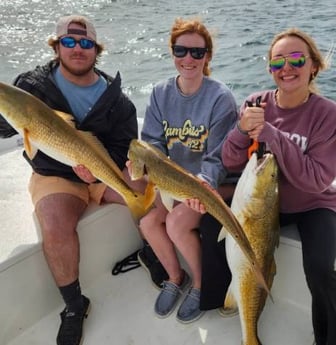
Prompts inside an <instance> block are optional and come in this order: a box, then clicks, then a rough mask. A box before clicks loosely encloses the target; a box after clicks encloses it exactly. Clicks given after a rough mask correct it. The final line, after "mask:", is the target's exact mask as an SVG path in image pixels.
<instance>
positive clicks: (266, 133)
mask: <svg viewBox="0 0 336 345" xmlns="http://www.w3.org/2000/svg"><path fill="white" fill-rule="evenodd" d="M259 95H261V96H262V102H266V103H267V105H266V108H265V120H266V123H265V126H264V128H263V130H262V132H261V133H260V135H259V139H258V140H259V141H260V142H265V143H266V146H267V149H268V150H270V151H271V152H273V153H274V155H275V156H276V159H277V162H278V165H279V169H280V180H279V194H280V211H281V212H284V213H294V212H300V211H307V210H311V209H315V208H329V209H332V210H334V211H336V184H335V183H334V184H333V181H335V178H336V103H335V102H333V101H331V100H329V99H326V98H324V97H322V96H320V95H316V94H311V96H310V97H309V100H308V101H307V102H306V103H303V104H301V105H299V106H298V107H296V108H293V109H282V108H280V107H278V106H277V105H276V103H275V91H264V92H259V93H255V94H253V95H251V96H250V97H249V98H248V100H249V101H252V102H255V99H256V98H257V97H258V96H259ZM244 108H245V106H244V105H243V106H242V107H241V114H242V111H243V109H244ZM249 145H250V138H249V137H248V135H244V134H242V133H241V132H240V131H239V130H238V129H237V128H234V129H233V130H232V131H231V132H230V133H229V134H228V137H227V138H226V140H225V142H224V145H223V148H222V160H223V165H224V166H225V167H226V168H227V169H228V170H229V171H240V170H242V169H243V168H244V166H245V164H246V162H247V148H248V146H249Z"/></svg>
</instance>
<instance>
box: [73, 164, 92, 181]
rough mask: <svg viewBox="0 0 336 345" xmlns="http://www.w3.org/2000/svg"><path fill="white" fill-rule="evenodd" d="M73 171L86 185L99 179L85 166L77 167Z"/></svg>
mask: <svg viewBox="0 0 336 345" xmlns="http://www.w3.org/2000/svg"><path fill="white" fill-rule="evenodd" d="M72 169H73V171H74V172H75V173H76V175H77V176H78V177H79V178H80V179H81V180H83V181H84V182H86V183H93V182H96V181H97V179H96V178H95V177H94V176H93V175H92V173H91V171H90V170H89V169H87V168H86V167H85V166H84V165H77V166H75V167H73V168H72Z"/></svg>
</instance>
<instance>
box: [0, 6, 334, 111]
mask: <svg viewBox="0 0 336 345" xmlns="http://www.w3.org/2000/svg"><path fill="white" fill-rule="evenodd" d="M335 11H336V4H335V2H334V0H320V1H315V0H300V1H299V0H268V1H260V0H254V1H248V0H208V1H204V0H185V1H175V0H171V1H169V0H168V1H165V0H73V1H59V0H2V1H1V3H0V22H1V26H0V80H1V81H4V82H8V83H10V82H11V81H12V80H13V78H14V77H15V76H16V75H17V74H18V73H20V72H23V71H26V70H28V69H31V68H33V67H35V66H36V65H38V64H43V63H45V62H47V61H48V60H49V59H50V58H51V57H52V55H53V52H52V50H51V48H50V47H49V46H48V45H47V43H46V42H47V40H48V38H49V37H50V36H51V35H52V34H53V33H54V28H55V22H56V20H57V19H58V18H59V17H60V16H62V15H67V14H73V13H80V14H84V15H86V16H88V17H89V18H91V19H92V20H93V21H94V22H95V24H96V27H97V32H98V38H99V41H100V42H102V43H103V44H104V45H105V48H106V51H105V53H104V55H103V56H102V58H101V60H100V62H99V65H98V67H100V68H102V69H103V70H105V71H106V72H108V73H110V74H112V75H114V74H115V73H116V72H117V71H120V73H121V76H122V85H123V88H124V90H125V92H127V94H128V95H129V96H130V98H131V99H132V100H133V101H134V103H135V105H136V106H137V109H138V116H139V117H143V116H144V110H145V106H146V102H147V100H148V97H149V94H150V92H151V89H152V87H153V85H154V84H155V83H156V82H158V81H159V80H161V79H166V78H167V77H169V76H171V75H174V74H175V68H174V66H173V63H172V59H171V56H170V53H169V50H168V37H169V30H170V27H171V25H172V23H173V21H174V19H175V18H176V17H193V16H199V17H201V18H202V19H203V20H204V22H205V24H206V25H207V27H208V28H209V29H210V30H211V31H212V32H214V34H215V47H216V49H215V55H214V58H213V61H212V65H211V66H212V71H213V74H212V76H213V77H214V78H216V79H219V80H221V81H223V82H225V83H227V84H228V85H229V86H230V87H231V88H232V90H233V92H234V94H235V96H236V99H237V103H238V104H240V103H241V102H242V101H243V99H244V98H245V97H246V96H247V95H248V94H249V93H251V92H253V91H256V90H260V89H263V88H268V87H272V86H273V82H272V78H271V76H270V75H269V74H268V72H267V71H266V60H265V56H266V54H267V49H268V46H269V43H270V41H271V39H272V37H273V35H274V34H275V33H277V32H279V31H281V30H283V29H286V28H288V27H293V26H295V27H299V28H301V29H303V30H305V31H307V32H308V33H310V34H311V35H312V36H313V37H314V38H315V40H316V41H317V43H318V45H319V47H320V49H321V50H322V51H323V52H324V53H325V54H327V52H328V50H329V49H330V47H331V46H332V45H333V43H334V41H333V40H334V39H335V33H336V29H335V18H334V15H335ZM318 83H319V86H320V90H321V92H323V93H324V94H325V95H326V96H328V97H331V98H333V99H335V100H336V72H335V64H334V63H333V64H331V68H330V69H329V70H328V71H326V72H325V73H323V74H321V76H320V78H319V79H318Z"/></svg>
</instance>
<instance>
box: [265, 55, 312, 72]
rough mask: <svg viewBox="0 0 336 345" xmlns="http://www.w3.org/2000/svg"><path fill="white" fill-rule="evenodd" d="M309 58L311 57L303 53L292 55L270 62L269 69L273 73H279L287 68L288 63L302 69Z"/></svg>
mask: <svg viewBox="0 0 336 345" xmlns="http://www.w3.org/2000/svg"><path fill="white" fill-rule="evenodd" d="M307 58H309V56H306V55H304V54H303V53H291V54H288V55H284V56H281V57H277V58H274V59H272V60H270V62H269V68H270V70H271V71H272V72H275V71H278V70H280V69H281V68H283V66H285V64H286V61H287V62H288V63H289V64H290V65H291V66H293V67H298V68H301V67H303V66H304V65H305V63H306V59H307Z"/></svg>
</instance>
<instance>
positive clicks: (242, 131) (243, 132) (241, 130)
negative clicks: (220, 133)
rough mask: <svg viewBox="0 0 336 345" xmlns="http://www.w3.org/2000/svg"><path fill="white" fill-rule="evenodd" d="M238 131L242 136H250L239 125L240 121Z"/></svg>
mask: <svg viewBox="0 0 336 345" xmlns="http://www.w3.org/2000/svg"><path fill="white" fill-rule="evenodd" d="M237 129H238V131H239V132H240V133H241V134H244V135H248V134H249V132H248V131H244V130H243V129H241V127H240V124H239V121H238V122H237Z"/></svg>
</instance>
